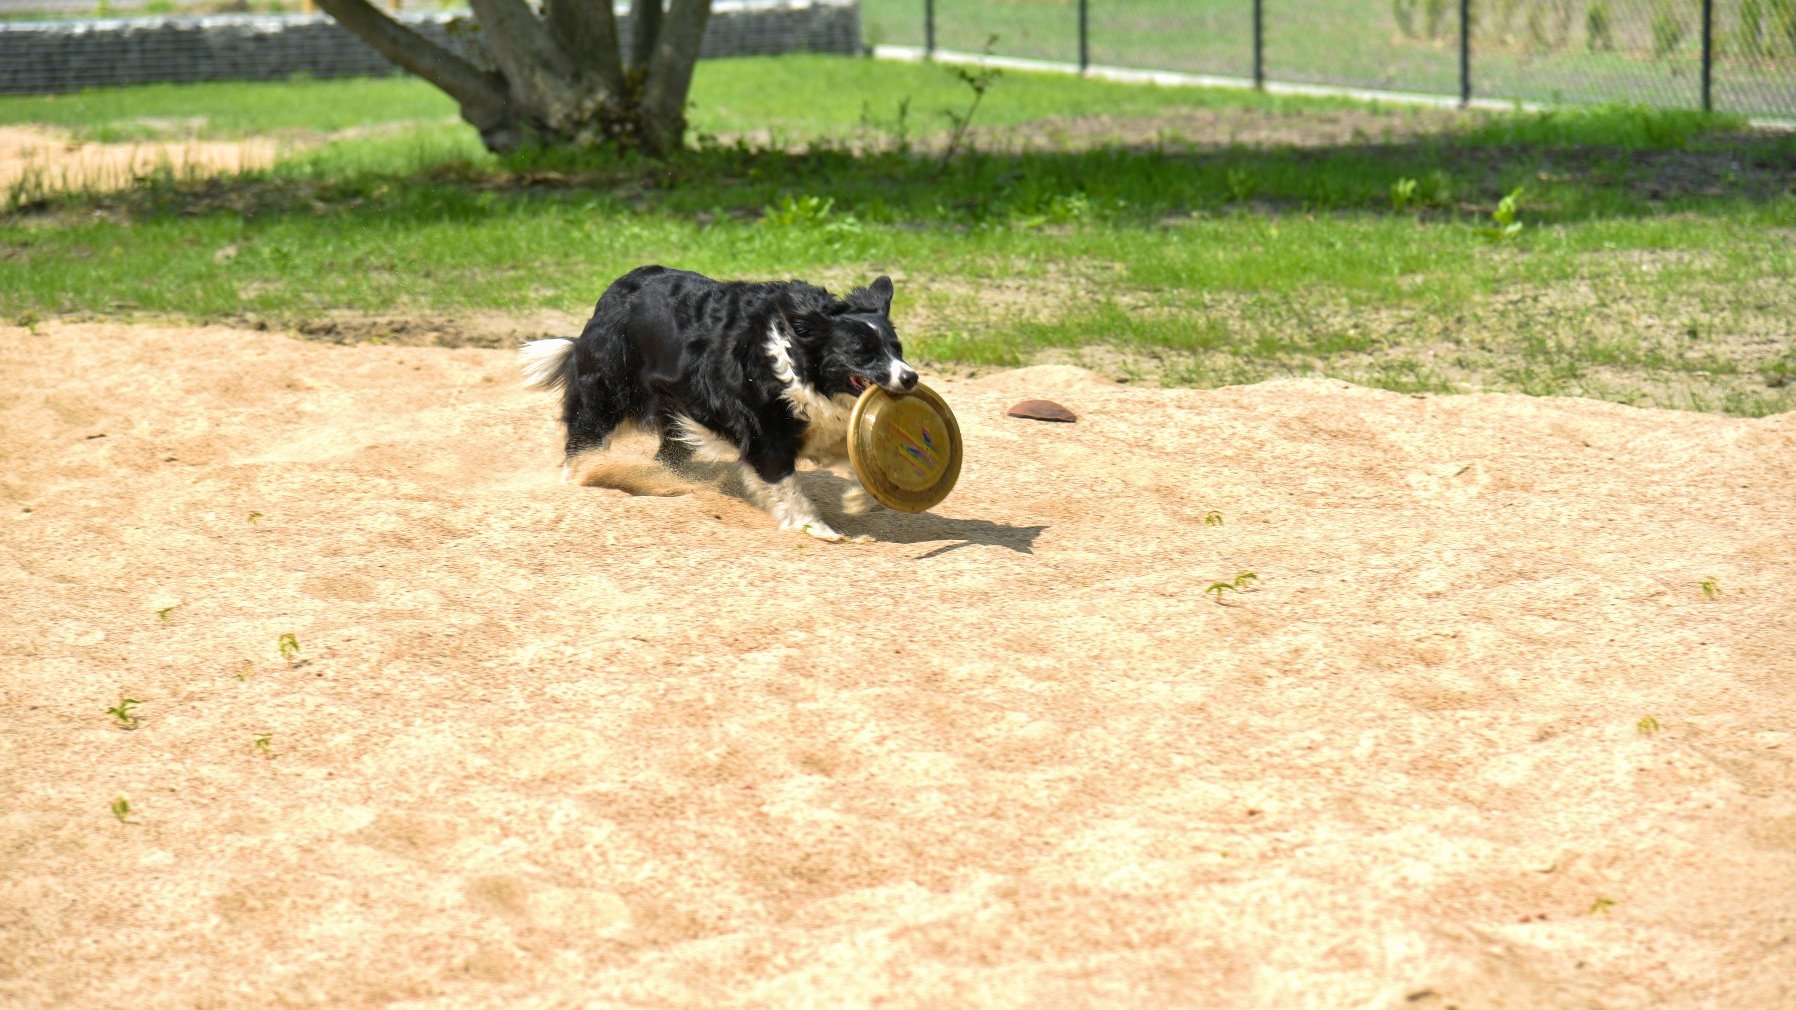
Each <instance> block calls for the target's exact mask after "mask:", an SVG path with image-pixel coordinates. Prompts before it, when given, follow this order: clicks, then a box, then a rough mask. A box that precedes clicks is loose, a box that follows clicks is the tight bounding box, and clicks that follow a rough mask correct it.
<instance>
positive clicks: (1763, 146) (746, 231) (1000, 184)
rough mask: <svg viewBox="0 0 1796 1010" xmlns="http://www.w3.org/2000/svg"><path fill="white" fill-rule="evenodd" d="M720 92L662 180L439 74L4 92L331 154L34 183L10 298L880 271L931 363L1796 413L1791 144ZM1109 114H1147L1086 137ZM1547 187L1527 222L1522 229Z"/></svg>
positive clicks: (571, 310)
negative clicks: (1504, 207) (56, 96)
mask: <svg viewBox="0 0 1796 1010" xmlns="http://www.w3.org/2000/svg"><path fill="white" fill-rule="evenodd" d="M693 97H694V103H695V108H694V113H693V124H694V129H695V132H696V133H698V134H700V135H706V136H709V137H711V138H714V139H712V140H708V141H706V142H704V143H702V144H701V145H700V146H699V147H698V149H696V150H694V151H691V152H688V153H687V154H685V155H683V156H681V157H679V158H677V159H675V160H673V161H671V162H668V163H665V164H660V163H651V162H646V161H642V160H638V159H618V158H614V157H607V156H602V155H586V156H578V157H569V156H565V155H549V154H539V155H535V156H519V157H515V158H511V159H504V160H501V159H496V158H493V157H491V156H489V155H487V154H485V153H484V152H482V151H480V150H479V148H478V144H477V143H476V141H475V140H474V138H473V136H472V131H471V130H469V129H467V128H465V127H463V126H460V125H459V124H458V123H456V122H455V121H454V120H453V109H452V108H450V107H449V106H448V104H447V102H446V100H443V99H442V98H441V96H439V95H437V94H436V92H434V91H433V90H431V89H429V88H428V87H427V86H425V85H422V84H420V83H418V82H416V81H409V80H387V81H365V82H351V83H339V82H316V81H307V82H296V83H289V84H257V85H251V84H232V85H195V86H189V87H187V88H141V89H121V90H118V91H114V92H106V93H96V94H91V95H85V96H81V99H82V102H83V104H81V105H80V106H79V107H80V108H83V109H85V110H87V111H86V112H85V113H84V114H82V115H75V114H73V113H69V112H68V109H69V108H71V107H72V106H71V105H59V104H58V102H59V101H63V100H57V101H47V100H44V99H17V98H0V121H7V122H45V121H51V120H49V119H48V118H44V117H47V115H48V114H46V113H44V112H43V111H42V110H44V109H45V108H49V107H55V109H56V110H57V114H58V115H60V116H61V117H62V118H60V119H56V120H54V122H57V123H59V124H60V125H63V126H65V127H69V128H73V129H76V130H77V131H79V132H81V133H82V134H83V135H86V136H94V137H105V136H131V135H132V134H130V132H129V131H130V130H132V129H136V128H138V126H140V125H141V124H142V123H143V122H145V121H146V120H148V121H150V122H152V123H154V122H156V121H159V120H163V119H167V118H178V116H180V115H182V114H185V115H187V116H189V117H191V116H193V115H195V114H196V111H195V110H207V111H204V112H201V113H198V114H202V115H204V116H205V123H204V125H203V126H202V127H200V129H201V130H203V131H204V132H206V134H207V135H210V136H214V137H226V136H245V135H260V134H268V133H275V134H284V135H293V136H296V137H311V138H314V140H313V141H310V142H306V143H304V144H300V143H299V142H298V141H296V144H299V146H296V147H295V149H294V150H293V151H291V152H290V153H289V154H288V155H287V156H285V157H284V158H283V160H282V161H281V162H280V163H279V164H277V165H276V166H275V167H274V168H272V169H269V170H266V171H261V172H255V173H249V174H246V175H244V176H242V177H238V178H232V179H213V180H197V179H179V178H175V177H173V175H172V174H170V173H163V174H162V175H161V176H160V177H157V178H152V179H150V180H147V181H145V182H143V183H141V184H140V185H138V186H136V187H134V188H133V189H131V190H128V191H126V192H123V193H118V194H104V193H86V194H74V195H55V194H47V193H42V192H37V191H35V190H33V189H32V188H31V187H30V186H29V185H21V186H19V187H15V189H14V192H13V193H12V194H11V196H10V200H9V201H8V203H6V204H4V205H0V206H4V207H10V208H11V209H10V210H8V211H6V212H4V213H0V306H4V308H3V309H0V314H4V315H5V316H6V317H10V318H11V319H13V320H15V321H22V322H34V321H38V320H44V319H49V318H53V317H58V316H75V317H91V316H123V317H144V316H149V317H158V318H176V319H186V320H196V321H205V320H243V319H246V318H250V317H254V318H257V319H260V320H264V321H267V322H269V323H271V324H274V325H279V326H288V327H296V328H305V327H309V326H313V325H315V324H317V323H318V322H319V321H320V320H327V321H332V322H333V325H334V326H336V328H337V330H338V333H339V335H341V334H345V333H347V334H349V335H351V336H355V335H360V336H364V337H374V338H380V337H383V336H384V335H386V333H387V330H386V328H387V327H390V326H391V325H392V323H391V321H392V320H393V319H394V318H396V317H405V316H425V317H429V318H430V319H432V320H433V326H434V327H435V328H436V329H438V330H441V331H446V332H450V333H455V332H457V327H456V325H455V320H456V319H457V318H458V317H462V316H466V315H468V314H470V313H475V312H498V313H519V312H524V311H537V310H542V309H554V310H560V311H563V312H566V313H568V314H569V316H570V317H574V318H577V317H578V316H579V315H580V314H581V313H583V312H584V311H585V310H586V309H587V308H589V307H590V305H591V303H592V301H593V299H594V298H595V297H596V296H597V294H598V293H599V291H601V290H602V289H603V287H604V285H605V284H606V283H607V282H608V281H609V280H610V279H611V278H612V277H615V276H616V275H618V274H620V273H622V272H623V271H625V270H627V269H629V268H630V267H632V266H635V265H638V264H641V263H645V262H657V261H658V262H667V263H673V264H677V265H680V266H685V267H689V268H692V269H696V270H701V271H704V272H707V273H711V274H715V275H724V276H744V277H770V276H776V277H788V276H803V277H807V278H810V279H814V280H817V281H819V282H822V283H826V284H828V285H831V286H837V285H844V286H845V285H847V284H850V283H864V282H865V280H866V279H867V278H869V277H871V276H872V275H874V274H877V273H881V272H884V273H891V274H893V275H894V276H896V277H897V278H898V280H899V289H898V301H897V307H896V310H895V311H896V315H897V321H898V324H899V327H900V332H901V333H903V334H904V336H905V339H906V343H907V347H910V348H911V349H912V350H913V353H915V354H917V355H918V356H920V357H922V358H924V359H926V360H930V361H933V362H936V363H939V364H947V363H960V364H963V365H969V366H989V365H1010V364H1018V363H1025V362H1029V361H1035V360H1042V359H1044V358H1048V359H1063V360H1073V361H1078V362H1082V363H1085V364H1087V365H1089V366H1091V367H1096V368H1100V369H1102V370H1105V371H1108V372H1111V373H1113V374H1116V375H1118V376H1121V377H1126V378H1133V379H1136V380H1141V381H1163V382H1174V383H1189V384H1197V385H1214V384H1220V383H1232V382H1242V381H1252V380H1255V379H1259V378H1264V377H1267V376H1276V375H1307V374H1327V375H1334V376H1338V377H1342V378H1347V379H1351V380H1354V381H1359V382H1365V383H1369V384H1373V385H1378V386H1383V387H1385V388H1391V389H1398V390H1405V391H1445V390H1456V389H1490V390H1513V391H1522V392H1530V393H1555V394H1577V395H1586V396H1600V397H1604V398H1608V399H1614V400H1619V401H1623V402H1634V403H1643V404H1657V405H1664V406H1674V407H1685V408H1691V407H1694V408H1698V409H1713V410H1727V411H1731V412H1734V413H1743V414H1760V413H1766V412H1770V411H1774V410H1786V409H1791V407H1792V406H1796V403H1793V402H1792V397H1791V393H1792V390H1793V387H1792V385H1791V384H1789V383H1787V382H1781V383H1780V382H1777V381H1776V380H1778V379H1779V378H1780V377H1782V376H1787V375H1789V374H1790V372H1791V371H1792V370H1796V364H1793V363H1792V360H1793V359H1791V358H1790V357H1789V355H1788V348H1787V346H1784V345H1781V344H1779V343H1778V341H1779V340H1783V341H1784V342H1785V343H1786V344H1787V319H1789V318H1793V317H1796V294H1792V293H1791V292H1790V291H1789V288H1790V287H1791V286H1790V285H1789V284H1788V283H1787V278H1789V277H1790V276H1796V242H1793V241H1792V239H1791V236H1792V234H1793V233H1796V232H1793V230H1796V190H1793V189H1792V183H1791V179H1792V178H1796V174H1793V173H1796V139H1792V138H1790V137H1788V136H1784V137H1777V136H1764V135H1742V134H1740V133H1739V132H1738V127H1739V125H1740V124H1739V123H1738V122H1737V121H1735V120H1730V119H1726V118H1712V117H1704V116H1701V115H1698V114H1694V113H1682V112H1663V111H1651V110H1644V109H1626V108H1609V109H1597V110H1584V111H1575V112H1574V111H1569V110H1568V111H1559V112H1554V113H1549V114H1544V115H1536V116H1480V117H1468V118H1466V119H1464V120H1458V119H1454V118H1452V117H1450V116H1447V115H1445V114H1438V113H1436V114H1426V115H1424V114H1420V113H1416V112H1414V111H1413V110H1403V109H1378V108H1372V107H1365V106H1356V105H1351V104H1348V103H1344V102H1340V101H1314V100H1296V99H1276V98H1267V97H1265V96H1259V95H1253V94H1242V93H1239V92H1231V91H1208V90H1201V89H1187V88H1152V87H1133V86H1124V85H1115V84H1106V83H1102V82H1095V81H1082V80H1078V79H1076V78H1070V77H1060V76H1053V75H1040V76H1036V75H1027V74H1016V73H1011V74H1006V75H1004V76H1003V77H1002V78H1001V79H1000V80H999V81H998V83H997V84H996V86H995V87H994V88H993V89H992V91H991V92H990V93H989V95H988V97H987V100H986V102H985V103H984V104H983V105H982V106H981V107H980V109H979V115H978V118H977V120H976V123H977V125H979V126H980V128H981V129H983V130H986V131H987V132H986V134H985V135H984V137H983V139H982V142H981V143H982V147H981V149H980V150H978V151H976V152H973V153H971V154H968V155H964V156H961V157H958V158H956V159H954V160H953V161H952V162H950V163H947V164H944V163H943V162H942V160H941V158H940V156H939V145H940V139H941V135H942V134H943V133H944V132H945V130H946V129H947V126H948V119H947V117H946V115H944V114H943V110H945V109H964V108H965V106H966V103H967V101H968V99H969V97H970V96H969V94H968V92H967V89H966V87H965V86H964V85H963V84H961V83H960V82H958V81H957V80H956V79H955V78H954V76H953V75H952V73H951V71H949V70H948V69H945V68H942V67H930V66H910V65H894V64H885V63H875V62H872V61H865V60H848V59H839V58H837V59H832V58H827V57H789V58H781V59H757V60H734V61H717V62H712V63H706V64H702V65H701V73H700V75H699V76H698V78H697V80H696V82H695V86H694V95H693ZM69 101H71V102H72V100H69ZM357 103H359V104H357ZM901 103H903V105H904V107H905V108H906V109H907V110H908V111H907V115H906V118H905V120H904V122H903V126H902V128H901V127H900V122H899V119H898V115H897V110H898V109H899V107H900V104H901ZM1097 115H1102V116H1103V117H1104V118H1103V123H1104V124H1105V126H1104V129H1105V130H1109V129H1111V128H1113V127H1114V128H1117V129H1122V130H1124V131H1125V132H1126V131H1127V128H1128V127H1130V125H1131V124H1136V125H1140V124H1146V126H1145V127H1144V128H1143V129H1142V130H1139V131H1137V132H1138V133H1139V134H1140V136H1139V137H1138V138H1137V139H1136V140H1134V141H1131V142H1129V143H1127V144H1122V145H1118V144H1105V143H1093V138H1094V137H1096V136H1100V135H1102V134H1094V133H1092V132H1091V129H1090V124H1091V123H1092V119H1091V117H1093V116H1097ZM34 117H40V118H34ZM1343 117H1346V118H1348V119H1350V120H1351V121H1352V122H1353V123H1355V124H1356V126H1355V129H1356V130H1357V131H1358V137H1359V139H1357V140H1355V141H1354V142H1353V143H1347V144H1341V143H1335V144H1323V145H1314V146H1307V147H1290V146H1280V145H1278V144H1255V143H1240V144H1235V145H1227V144H1220V145H1219V144H1217V143H1215V141H1216V139H1217V138H1216V137H1214V136H1211V135H1207V134H1209V133H1210V132H1211V131H1213V130H1214V129H1215V128H1216V125H1215V124H1217V123H1219V122H1220V123H1226V124H1228V128H1229V129H1230V130H1231V131H1239V132H1240V133H1241V134H1242V135H1243V136H1245V137H1246V138H1247V139H1248V140H1249V141H1251V140H1254V139H1255V138H1256V137H1262V136H1263V137H1266V138H1270V139H1272V140H1280V139H1287V138H1289V137H1293V136H1297V137H1301V136H1303V135H1304V134H1305V131H1306V130H1307V131H1310V132H1314V131H1315V130H1316V129H1318V128H1320V127H1322V126H1324V125H1328V124H1334V123H1336V122H1337V121H1339V120H1341V119H1342V118H1343ZM133 124H138V125H136V126H134V125H133ZM344 129H351V130H352V131H353V132H351V133H349V134H347V135H344V134H341V133H338V132H337V131H341V130H344ZM332 134H335V135H334V136H331V138H330V139H328V140H325V141H322V142H318V141H317V140H316V139H315V138H320V137H325V136H327V135H332ZM902 143H910V144H912V145H914V147H913V149H912V150H911V152H910V153H903V152H902V151H900V150H897V149H896V148H898V147H900V146H901V144H902ZM1406 180H1408V181H1410V182H1412V183H1413V185H1406V186H1400V184H1402V183H1404V182H1405V181H1406ZM1518 187H1519V188H1520V189H1521V190H1522V194H1521V196H1520V197H1519V198H1518V201H1517V211H1516V219H1515V220H1516V221H1518V222H1520V223H1521V224H1522V227H1521V228H1520V229H1518V230H1516V231H1515V233H1514V235H1513V236H1512V237H1510V238H1508V239H1497V238H1494V237H1493V234H1494V233H1495V229H1494V227H1493V223H1492V214H1493V212H1494V211H1496V209H1497V207H1498V204H1499V201H1500V200H1501V199H1502V198H1503V197H1504V195H1505V194H1508V193H1510V192H1512V191H1514V190H1516V189H1517V188H1518ZM1399 189H1401V190H1402V191H1404V192H1405V193H1407V194H1409V195H1407V196H1405V197H1404V198H1403V199H1402V200H1401V201H1397V200H1395V199H1394V197H1393V193H1394V192H1396V191H1398V190H1399ZM1399 202H1401V204H1402V206H1401V207H1400V208H1399V206H1398V203H1399ZM1768 383H1772V384H1768Z"/></svg>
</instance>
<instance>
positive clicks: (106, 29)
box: [0, 0, 862, 94]
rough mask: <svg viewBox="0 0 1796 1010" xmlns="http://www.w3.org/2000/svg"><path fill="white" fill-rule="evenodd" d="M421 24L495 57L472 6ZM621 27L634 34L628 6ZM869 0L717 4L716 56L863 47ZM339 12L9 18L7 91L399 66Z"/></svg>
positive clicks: (710, 52) (405, 17) (346, 73)
mask: <svg viewBox="0 0 1796 1010" xmlns="http://www.w3.org/2000/svg"><path fill="white" fill-rule="evenodd" d="M399 17H400V20H402V21H403V22H405V23H406V24H407V25H408V26H410V27H411V28H412V29H413V30H415V31H417V32H419V33H421V34H423V35H425V36H427V37H429V38H431V39H432V40H434V41H436V42H438V43H440V44H444V45H447V46H449V47H450V48H452V49H454V50H456V51H457V52H459V53H461V54H462V55H464V56H467V57H469V58H471V59H473V60H474V61H476V62H478V63H482V64H488V63H490V61H489V60H488V59H487V56H486V52H485V50H484V49H483V48H482V47H481V44H480V31H479V26H478V25H477V24H476V23H475V22H474V21H473V19H472V18H471V17H470V16H469V15H468V14H467V13H466V12H465V11H464V12H452V11H433V12H427V13H412V14H402V15H400V16H399ZM618 18H619V21H620V25H619V29H620V31H619V35H620V37H622V38H628V37H629V30H628V26H629V17H628V13H627V9H624V8H620V9H619V11H618ZM861 48H862V42H861V22H860V4H859V2H858V0H716V2H715V3H714V5H713V7H712V10H711V20H710V23H709V26H708V27H707V29H706V31H705V41H704V47H703V49H702V50H701V55H703V56H704V57H706V58H713V57H723V56H748V55H764V54H773V53H790V52H821V53H842V54H854V53H859V52H860V51H861ZM399 72H401V71H399V69H398V68H397V67H394V66H393V65H392V64H391V63H388V62H387V61H386V58H385V57H383V56H381V55H380V54H379V53H377V52H375V51H374V50H372V49H370V48H368V46H367V45H365V44H363V42H362V41H361V40H360V39H358V38H356V37H355V36H354V35H352V34H350V33H349V32H348V31H347V30H346V29H344V28H343V27H342V26H341V25H338V24H337V23H336V22H335V21H332V20H331V19H330V18H329V17H327V16H325V15H322V14H316V15H303V14H264V15H253V14H214V15H204V16H189V17H177V16H168V17H160V18H116V19H109V20H99V21H41V22H12V23H0V93H9V94H46V93H52V92H63V91H78V90H80V89H82V88H93V87H111V86H118V85H126V84H151V83H160V82H183V81H220V80H284V79H286V78H289V77H293V76H295V75H306V76H311V77H378V76H384V75H387V74H394V73H399Z"/></svg>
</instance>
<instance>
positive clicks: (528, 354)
mask: <svg viewBox="0 0 1796 1010" xmlns="http://www.w3.org/2000/svg"><path fill="white" fill-rule="evenodd" d="M572 353H574V342H573V341H572V340H569V339H567V338H566V337H550V338H549V339H547V340H532V341H530V342H529V343H527V344H525V345H524V346H522V347H520V348H518V367H519V368H521V369H523V370H524V388H526V389H560V388H561V387H562V386H565V385H567V365H568V355H570V354H572Z"/></svg>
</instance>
